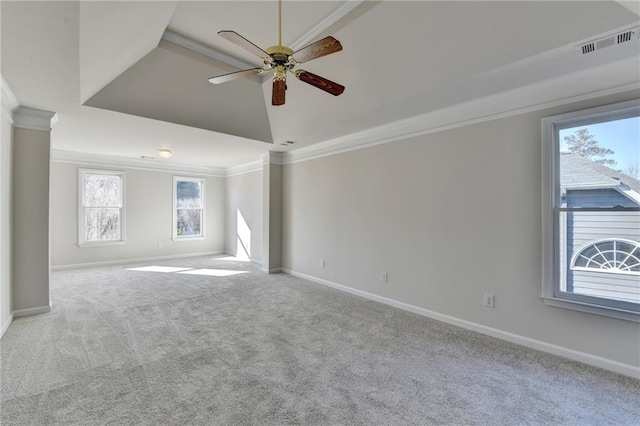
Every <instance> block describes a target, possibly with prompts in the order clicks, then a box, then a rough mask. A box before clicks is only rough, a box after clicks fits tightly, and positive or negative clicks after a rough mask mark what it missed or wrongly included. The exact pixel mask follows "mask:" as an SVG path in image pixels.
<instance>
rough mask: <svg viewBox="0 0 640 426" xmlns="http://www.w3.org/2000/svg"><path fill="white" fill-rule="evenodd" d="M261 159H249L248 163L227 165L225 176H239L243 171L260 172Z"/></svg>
mask: <svg viewBox="0 0 640 426" xmlns="http://www.w3.org/2000/svg"><path fill="white" fill-rule="evenodd" d="M262 165H263V160H256V161H251V162H249V163H244V164H240V165H238V166H233V167H227V169H226V170H225V176H226V177H231V176H239V175H243V174H245V173H252V172H261V171H262Z"/></svg>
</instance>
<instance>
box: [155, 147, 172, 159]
mask: <svg viewBox="0 0 640 426" xmlns="http://www.w3.org/2000/svg"><path fill="white" fill-rule="evenodd" d="M158 155H159V156H160V157H162V158H171V156H172V155H173V151H171V150H170V149H167V148H160V149H158Z"/></svg>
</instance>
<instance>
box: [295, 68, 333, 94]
mask: <svg viewBox="0 0 640 426" xmlns="http://www.w3.org/2000/svg"><path fill="white" fill-rule="evenodd" d="M296 77H298V79H299V80H302V81H304V82H305V83H308V84H310V85H312V86H315V87H317V88H318V89H321V90H324V91H325V92H327V93H331V94H332V95H333V96H338V95H340V94H342V92H344V86H343V85H341V84H338V83H334V82H333V81H331V80H327V79H326V78H324V77H320V76H319V75H315V74H312V73H310V72H309V71H304V70H300V71H298V72H297V73H296Z"/></svg>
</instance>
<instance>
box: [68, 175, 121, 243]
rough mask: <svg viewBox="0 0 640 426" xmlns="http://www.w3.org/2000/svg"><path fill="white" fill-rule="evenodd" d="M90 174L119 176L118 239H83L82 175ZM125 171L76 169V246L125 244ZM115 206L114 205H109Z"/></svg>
mask: <svg viewBox="0 0 640 426" xmlns="http://www.w3.org/2000/svg"><path fill="white" fill-rule="evenodd" d="M87 174H92V175H111V176H114V175H115V176H118V177H119V178H120V207H119V209H120V239H118V240H100V241H88V240H85V234H84V231H85V207H86V206H85V205H84V189H85V188H84V177H85V175H87ZM125 191H126V173H125V172H124V171H122V170H102V169H85V168H79V169H78V247H100V246H114V245H121V244H125V242H126V208H125V207H126V206H125V201H126V193H125ZM109 208H116V207H109Z"/></svg>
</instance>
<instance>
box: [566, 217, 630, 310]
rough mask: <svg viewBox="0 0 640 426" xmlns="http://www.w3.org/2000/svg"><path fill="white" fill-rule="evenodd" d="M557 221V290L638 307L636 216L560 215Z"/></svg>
mask: <svg viewBox="0 0 640 426" xmlns="http://www.w3.org/2000/svg"><path fill="white" fill-rule="evenodd" d="M559 217H560V224H559V225H560V226H559V229H560V232H561V234H560V241H559V244H560V255H561V256H560V261H561V262H560V268H561V270H560V275H561V285H560V290H561V291H562V292H564V293H568V294H575V295H582V296H590V297H598V298H603V299H611V300H618V301H625V302H632V303H635V304H640V274H638V270H639V268H638V265H637V264H636V263H637V262H636V259H637V256H636V255H637V254H638V253H637V251H638V250H637V247H638V245H640V212H630V211H627V212H611V211H609V212H562V213H561V214H560V216H559ZM619 240H624V241H619Z"/></svg>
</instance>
